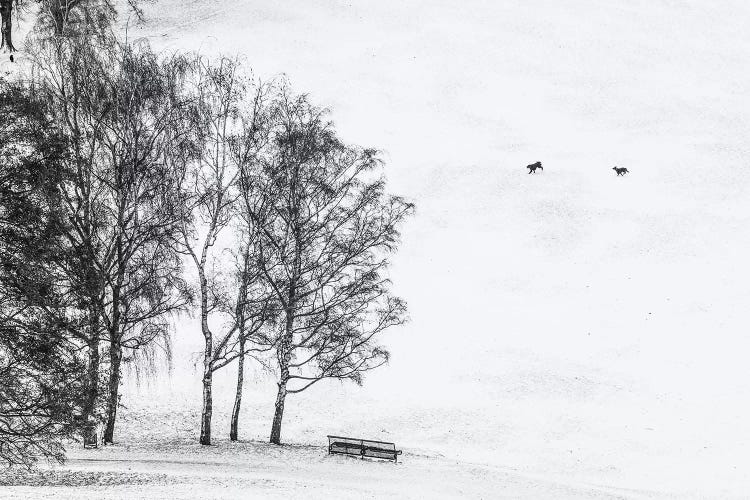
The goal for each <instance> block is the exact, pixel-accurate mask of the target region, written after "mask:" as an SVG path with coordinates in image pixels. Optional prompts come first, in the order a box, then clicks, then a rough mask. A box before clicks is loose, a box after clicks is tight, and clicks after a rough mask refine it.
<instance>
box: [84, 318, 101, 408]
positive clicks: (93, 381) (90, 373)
mask: <svg viewBox="0 0 750 500" xmlns="http://www.w3.org/2000/svg"><path fill="white" fill-rule="evenodd" d="M91 315H92V319H91V336H90V337H89V339H88V350H89V353H88V355H89V359H88V368H87V371H86V400H85V403H84V407H83V421H84V422H88V421H89V418H90V417H91V416H92V415H93V414H94V411H95V410H96V400H97V399H98V398H99V365H100V358H99V320H98V317H97V315H96V313H92V314H91Z"/></svg>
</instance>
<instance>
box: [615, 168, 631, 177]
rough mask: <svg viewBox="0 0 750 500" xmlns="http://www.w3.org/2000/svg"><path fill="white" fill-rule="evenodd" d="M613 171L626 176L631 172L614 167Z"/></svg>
mask: <svg viewBox="0 0 750 500" xmlns="http://www.w3.org/2000/svg"><path fill="white" fill-rule="evenodd" d="M612 170H614V171H615V173H616V174H617V175H625V174H627V173H628V172H629V170H628V169H627V168H625V167H623V168H617V167H612Z"/></svg>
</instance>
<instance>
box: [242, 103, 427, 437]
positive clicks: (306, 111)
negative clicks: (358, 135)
mask: <svg viewBox="0 0 750 500" xmlns="http://www.w3.org/2000/svg"><path fill="white" fill-rule="evenodd" d="M272 120H273V123H272V126H271V129H270V130H271V132H270V145H271V146H272V147H270V148H267V150H266V151H265V152H264V153H263V154H260V155H257V156H256V157H255V158H254V159H252V160H253V162H254V163H255V164H256V166H255V167H253V171H251V172H250V173H249V174H248V177H251V178H252V179H253V182H252V189H253V190H255V192H257V193H262V194H263V195H262V196H259V197H255V201H254V202H251V203H247V204H246V206H245V210H246V213H247V219H248V220H249V221H251V222H252V226H253V227H254V228H255V230H256V231H257V232H258V241H257V243H256V245H257V248H258V251H257V253H256V259H257V260H256V262H255V265H256V266H257V267H258V268H259V269H260V271H261V273H262V277H263V280H264V281H265V283H266V284H267V286H268V287H269V288H270V289H271V290H272V291H273V293H274V297H275V299H276V301H277V302H278V304H279V307H280V308H281V311H282V313H281V319H280V321H279V327H278V328H277V329H276V330H275V334H274V335H272V336H270V337H268V338H266V339H263V338H256V339H255V342H257V343H259V344H262V343H263V342H266V343H267V344H268V345H272V346H273V347H274V351H275V361H276V371H277V375H278V392H277V396H276V403H275V412H274V418H273V423H272V426H271V436H270V441H271V443H275V444H280V443H281V423H282V418H283V414H284V404H285V401H286V396H287V395H288V394H294V393H298V392H301V391H304V390H305V389H307V388H309V387H310V386H312V385H313V384H315V383H317V382H318V381H320V380H323V379H326V378H332V379H348V380H353V381H354V382H356V383H361V382H362V374H363V373H364V372H366V371H368V370H372V369H375V368H377V367H379V366H381V365H382V364H384V363H385V362H386V361H387V360H388V352H387V351H386V350H385V349H384V348H383V347H381V346H379V345H378V344H377V343H376V341H377V335H378V334H379V333H381V332H382V331H384V330H385V329H387V328H389V327H391V326H395V325H399V324H401V323H403V321H404V320H405V316H406V305H405V303H404V302H403V301H402V300H400V299H399V298H397V297H395V296H393V295H392V294H391V293H390V291H389V285H390V282H389V281H388V279H387V278H386V277H385V271H386V268H387V266H388V256H389V254H390V253H392V252H393V251H394V250H395V249H396V247H397V245H398V240H399V231H398V228H399V226H400V225H401V223H402V222H403V221H404V220H405V219H406V218H407V217H408V216H409V215H410V214H411V213H412V212H413V206H412V205H411V204H410V203H407V202H406V201H404V200H403V199H402V198H400V197H397V196H389V195H387V194H386V193H385V180H384V179H383V177H382V176H381V175H380V173H379V170H380V167H381V161H380V159H379V156H378V152H377V151H375V150H373V149H363V148H359V147H354V146H349V145H346V144H344V143H343V142H342V141H341V140H340V139H339V138H338V137H337V136H336V133H335V131H334V128H333V125H332V123H331V122H329V121H328V120H327V119H326V112H325V111H324V110H320V109H318V108H315V107H314V106H312V105H311V104H310V103H309V102H308V99H307V97H306V96H294V95H292V94H291V93H290V92H289V91H288V90H287V89H286V88H284V89H282V91H281V92H280V93H279V95H278V97H277V98H276V99H275V103H274V106H273V110H272ZM248 163H250V162H248Z"/></svg>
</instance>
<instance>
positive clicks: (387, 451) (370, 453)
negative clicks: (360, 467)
mask: <svg viewBox="0 0 750 500" xmlns="http://www.w3.org/2000/svg"><path fill="white" fill-rule="evenodd" d="M328 453H329V454H334V453H337V454H341V455H351V456H353V457H362V458H365V457H368V458H383V459H386V460H393V461H394V462H398V456H399V455H400V454H401V450H397V449H396V445H395V444H394V443H388V442H385V441H372V440H369V439H355V438H348V437H343V436H328Z"/></svg>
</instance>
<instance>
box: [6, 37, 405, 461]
mask: <svg viewBox="0 0 750 500" xmlns="http://www.w3.org/2000/svg"><path fill="white" fill-rule="evenodd" d="M27 46H28V47H29V54H30V56H31V57H30V60H31V65H30V68H29V71H28V73H27V74H25V76H24V77H23V78H19V79H16V80H15V81H13V82H7V81H0V108H2V109H0V117H2V118H0V145H2V151H0V153H2V154H1V155H0V195H1V196H0V236H2V238H1V239H0V396H2V397H0V457H3V458H5V459H6V460H8V461H9V462H11V463H18V462H27V461H28V460H31V459H32V458H30V457H33V456H34V455H35V454H42V455H47V456H52V457H58V458H59V457H60V456H61V449H62V448H61V442H62V441H61V440H62V439H64V438H65V437H69V436H70V435H72V434H73V433H75V432H77V430H78V427H79V426H80V424H81V423H84V424H86V423H101V424H102V425H103V428H104V436H103V440H104V442H105V443H112V442H113V439H114V435H115V429H116V419H117V409H118V404H119V399H120V395H119V388H120V385H121V380H122V374H123V368H124V365H128V366H132V367H134V368H136V369H138V368H143V367H144V366H150V364H153V363H154V362H155V361H156V360H157V359H159V358H160V357H161V358H163V359H166V360H169V358H170V352H171V344H170V342H171V337H170V327H171V326H172V325H173V324H174V320H175V317H176V315H177V314H180V313H183V314H187V315H189V316H191V317H193V318H197V319H198V320H199V325H200V332H201V334H202V335H203V339H204V349H203V353H202V411H201V422H200V443H201V444H205V445H208V444H211V435H212V434H211V423H212V413H213V398H212V390H213V374H214V373H215V372H216V371H217V370H220V369H222V368H224V367H226V366H228V365H230V363H233V362H234V361H237V363H236V365H237V368H238V372H237V388H236V399H235V403H234V407H233V411H232V421H231V426H230V438H231V439H232V440H236V439H237V438H238V427H239V423H238V422H239V414H240V408H241V403H242V399H241V398H242V390H243V380H244V376H243V375H244V369H245V365H246V363H247V362H248V361H252V362H257V363H261V364H263V365H264V366H265V367H266V368H267V369H269V370H270V371H271V372H273V373H275V374H276V377H277V385H278V391H277V395H276V400H275V413H274V418H273V422H272V425H271V433H270V441H271V442H272V443H277V444H279V443H280V442H281V424H282V418H283V413H284V406H285V402H286V398H287V396H288V395H289V394H294V393H298V392H301V391H303V390H305V389H307V388H309V387H311V386H312V385H313V384H315V383H317V382H319V381H321V380H324V379H340V380H344V379H346V380H352V381H355V382H356V383H361V380H362V375H363V373H365V372H367V371H369V370H372V369H374V368H377V367H378V366H381V365H382V364H383V363H385V362H386V361H387V360H388V352H387V351H386V350H385V349H384V348H383V347H381V346H380V345H379V344H378V342H377V339H378V334H379V333H380V332H382V331H383V330H385V329H387V328H389V327H391V326H394V325H398V324H401V323H402V322H403V321H404V320H405V317H406V307H405V304H404V303H403V302H402V301H401V300H400V299H399V298H397V297H395V296H393V295H392V294H391V292H390V291H389V288H390V286H389V285H390V283H389V281H388V279H387V277H386V269H387V266H388V258H389V255H390V254H391V253H392V252H393V251H394V250H395V248H396V246H397V244H398V239H399V228H400V226H401V223H402V222H403V221H404V220H405V219H406V218H407V217H408V216H409V215H410V214H411V213H412V211H413V206H412V205H411V204H410V203H408V202H406V201H404V200H403V199H401V198H400V197H397V196H391V195H388V194H387V193H386V191H385V182H384V178H383V176H382V162H381V160H380V157H379V153H378V152H377V151H376V150H373V149H365V148H360V147H356V146H351V145H348V144H346V143H345V142H343V141H342V140H341V139H340V138H339V137H338V136H337V134H336V132H335V130H334V127H333V124H332V123H331V122H330V121H329V119H328V117H327V112H326V111H325V110H323V109H320V108H317V107H315V106H314V105H312V104H311V103H310V101H309V99H308V97H307V96H305V95H296V94H294V93H293V92H292V91H291V90H290V89H289V87H288V85H287V84H286V83H285V82H284V81H280V82H271V83H263V84H262V83H260V82H258V81H256V80H255V79H253V78H252V77H250V76H249V75H248V73H246V72H245V71H244V70H243V67H242V65H241V64H240V63H239V62H238V61H237V60H234V59H229V58H220V59H218V60H216V61H212V60H209V59H207V58H205V57H201V56H199V55H171V56H161V55H158V54H155V53H154V52H153V51H152V50H151V49H150V48H149V47H148V45H146V44H143V43H140V44H138V43H136V44H132V43H131V44H128V43H122V42H119V41H118V40H117V39H116V38H115V37H113V36H111V35H105V36H103V35H102V33H101V32H97V34H96V36H88V35H86V34H78V35H76V36H66V37H63V36H51V37H49V36H48V37H42V36H39V37H35V38H34V37H32V38H31V39H30V40H27ZM11 442H13V443H15V445H10V444H9V443H11Z"/></svg>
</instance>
